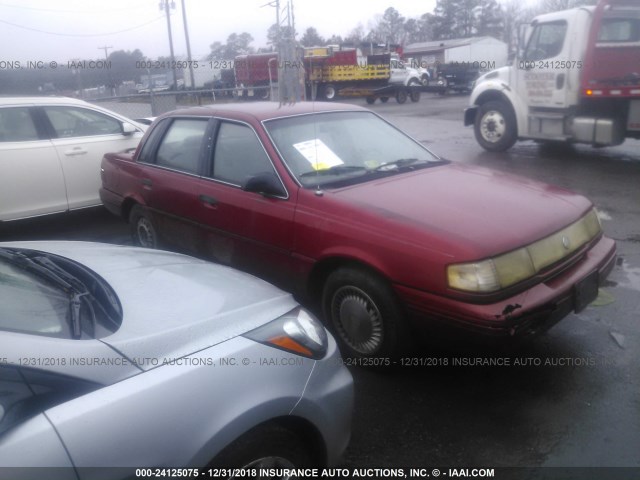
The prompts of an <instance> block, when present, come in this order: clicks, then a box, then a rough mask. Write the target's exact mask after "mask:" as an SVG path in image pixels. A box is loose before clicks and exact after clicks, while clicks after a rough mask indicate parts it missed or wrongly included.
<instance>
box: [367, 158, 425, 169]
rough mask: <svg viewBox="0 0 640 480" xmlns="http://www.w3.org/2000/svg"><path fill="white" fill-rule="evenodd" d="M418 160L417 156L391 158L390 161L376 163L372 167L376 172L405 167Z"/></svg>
mask: <svg viewBox="0 0 640 480" xmlns="http://www.w3.org/2000/svg"><path fill="white" fill-rule="evenodd" d="M418 161H420V160H419V159H418V158H399V159H398V160H393V161H392V162H384V163H383V164H382V165H378V166H377V167H376V168H374V171H376V172H384V171H386V170H396V169H398V168H400V167H406V166H407V165H411V164H413V163H416V162H418Z"/></svg>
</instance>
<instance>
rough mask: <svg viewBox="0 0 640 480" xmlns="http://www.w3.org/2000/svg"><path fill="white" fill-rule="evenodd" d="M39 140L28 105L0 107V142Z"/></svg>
mask: <svg viewBox="0 0 640 480" xmlns="http://www.w3.org/2000/svg"><path fill="white" fill-rule="evenodd" d="M33 140H40V138H39V137H38V131H37V130H36V126H35V124H34V123H33V119H32V118H31V114H30V113H29V108H28V107H11V108H0V142H29V141H33Z"/></svg>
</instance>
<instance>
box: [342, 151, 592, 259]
mask: <svg viewBox="0 0 640 480" xmlns="http://www.w3.org/2000/svg"><path fill="white" fill-rule="evenodd" d="M332 193H333V194H334V195H335V196H334V199H335V200H336V201H337V202H338V203H342V204H343V207H345V208H349V207H351V208H354V207H355V208H357V210H359V211H360V212H362V213H363V214H364V215H366V216H369V215H374V216H375V217H376V219H381V220H382V221H383V223H385V224H386V226H383V228H386V229H387V231H388V234H389V235H391V236H396V237H398V236H401V235H402V236H405V238H404V239H405V240H413V241H420V240H419V238H415V237H414V238H406V236H407V235H411V236H420V235H424V236H425V240H428V241H429V242H430V245H431V248H434V249H437V250H439V248H438V244H440V245H441V246H443V244H446V250H447V251H448V253H449V254H453V255H454V256H456V257H460V256H464V257H468V258H484V257H488V256H492V255H495V254H498V253H503V252H506V251H509V250H513V249H515V248H518V247H520V246H523V245H525V244H528V243H531V242H533V241H535V240H538V239H540V238H543V237H546V236H547V235H549V234H551V233H553V232H556V231H558V230H560V229H561V228H563V227H565V226H566V225H568V224H570V223H572V222H573V221H575V220H577V219H578V218H580V217H581V216H582V215H584V214H585V213H586V212H587V211H588V210H589V208H590V207H591V202H590V201H589V200H587V199H586V198H585V197H583V196H581V195H578V194H575V193H572V192H569V191H566V190H563V189H560V188H557V187H553V186H550V185H547V184H544V183H540V182H535V181H532V180H527V179H524V178H520V177H516V176H513V175H509V174H505V173H502V172H498V171H494V170H489V169H485V168H478V167H471V166H466V165H461V164H448V165H443V166H437V167H432V168H427V169H424V170H419V171H417V172H414V173H405V174H398V175H395V176H392V177H389V178H385V179H383V180H378V181H373V182H366V183H362V184H358V185H354V186H351V187H347V188H343V189H339V190H333V192H332ZM344 202H347V204H346V205H345V204H344Z"/></svg>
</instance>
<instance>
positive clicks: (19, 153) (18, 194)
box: [0, 106, 67, 221]
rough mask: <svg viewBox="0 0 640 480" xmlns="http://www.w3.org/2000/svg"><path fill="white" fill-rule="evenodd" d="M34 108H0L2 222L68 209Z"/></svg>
mask: <svg viewBox="0 0 640 480" xmlns="http://www.w3.org/2000/svg"><path fill="white" fill-rule="evenodd" d="M32 113H33V112H32V107H28V106H12V107H2V108H0V221H4V220H15V219H18V218H24V217H32V216H37V215H44V214H48V213H56V212H63V211H65V210H67V195H66V188H65V179H64V175H63V174H62V168H61V165H60V161H59V160H58V155H57V154H56V149H55V147H54V146H53V144H52V143H51V140H49V139H46V138H45V137H44V136H43V134H41V133H39V132H38V129H37V128H36V125H35V122H34V120H33V116H32Z"/></svg>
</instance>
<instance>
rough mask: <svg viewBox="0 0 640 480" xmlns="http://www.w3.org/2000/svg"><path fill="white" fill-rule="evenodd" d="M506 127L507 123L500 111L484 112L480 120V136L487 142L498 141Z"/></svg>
mask: <svg viewBox="0 0 640 480" xmlns="http://www.w3.org/2000/svg"><path fill="white" fill-rule="evenodd" d="M506 129H507V124H506V122H505V120H504V117H503V116H502V114H501V113H500V112H497V111H495V110H491V111H489V112H487V113H485V114H484V116H483V117H482V121H481V122H480V131H481V132H482V138H484V139H485V140H486V141H487V142H491V143H496V142H498V141H500V139H501V138H502V136H503V135H504V132H505V131H506Z"/></svg>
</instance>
